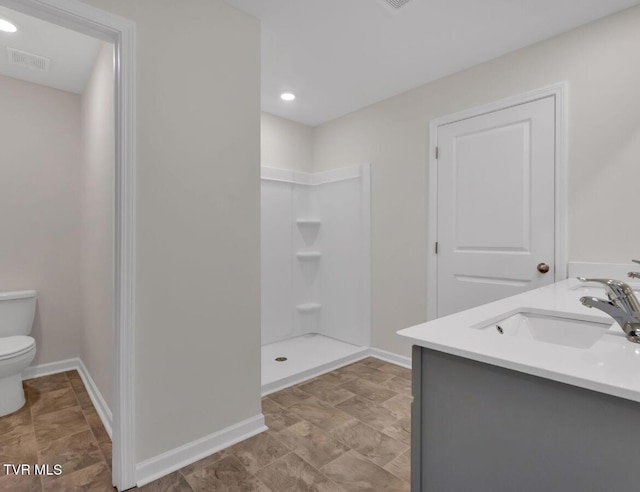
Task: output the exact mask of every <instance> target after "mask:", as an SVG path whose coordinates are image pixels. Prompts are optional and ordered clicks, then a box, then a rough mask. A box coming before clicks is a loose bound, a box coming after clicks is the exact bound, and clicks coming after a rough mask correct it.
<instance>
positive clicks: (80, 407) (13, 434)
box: [0, 371, 114, 492]
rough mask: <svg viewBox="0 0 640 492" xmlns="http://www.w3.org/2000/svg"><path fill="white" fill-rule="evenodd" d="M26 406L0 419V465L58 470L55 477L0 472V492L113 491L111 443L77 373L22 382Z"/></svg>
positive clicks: (1, 470) (72, 372) (70, 372)
mask: <svg viewBox="0 0 640 492" xmlns="http://www.w3.org/2000/svg"><path fill="white" fill-rule="evenodd" d="M23 385H24V388H25V395H26V397H27V403H26V404H25V406H23V407H22V408H21V409H20V410H18V411H17V412H15V413H12V414H10V415H7V416H5V417H0V463H2V464H4V463H10V464H19V463H27V464H30V465H34V464H38V465H45V464H48V465H50V467H51V470H52V467H53V465H56V464H58V465H61V466H62V475H60V476H55V475H52V476H36V475H34V474H33V469H32V470H31V474H30V475H23V476H20V475H15V474H12V473H9V474H7V473H5V470H4V467H2V469H0V491H11V492H22V491H25V492H26V491H29V492H31V491H34V492H37V491H44V492H48V491H74V490H92V491H103V490H104V491H109V492H113V490H114V489H113V487H112V486H111V440H110V439H109V435H108V434H107V432H106V431H105V429H104V427H103V426H102V422H101V421H100V417H98V414H97V412H96V410H95V408H94V407H93V405H92V403H91V400H90V399H89V394H88V393H87V390H86V389H85V387H84V385H83V384H82V379H80V375H79V374H78V372H77V371H69V372H67V373H60V374H54V375H51V376H45V377H41V378H36V379H29V380H27V381H24V383H23Z"/></svg>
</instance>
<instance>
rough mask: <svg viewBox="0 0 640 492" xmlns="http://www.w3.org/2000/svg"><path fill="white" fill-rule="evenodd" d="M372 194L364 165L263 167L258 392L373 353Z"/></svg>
mask: <svg viewBox="0 0 640 492" xmlns="http://www.w3.org/2000/svg"><path fill="white" fill-rule="evenodd" d="M370 189H371V179H370V168H369V165H361V166H353V167H346V168H341V169H336V170H332V171H327V172H321V173H302V172H295V171H288V170H282V169H275V168H269V167H263V168H262V184H261V191H262V204H261V207H262V221H261V229H262V230H261V237H262V240H261V241H262V244H261V255H262V344H263V350H262V359H263V360H262V385H263V393H265V394H266V393H268V392H271V391H275V390H276V389H279V388H282V387H284V386H288V385H289V384H293V383H295V382H297V381H300V380H302V379H306V378H308V377H311V376H312V375H314V374H315V373H320V372H323V371H325V370H329V369H331V368H333V367H339V366H340V365H343V364H345V363H348V362H350V361H351V360H357V359H358V358H359V357H362V354H363V353H365V352H366V350H367V348H368V347H369V346H370V343H371V301H370V298H371V287H370V195H371V192H370ZM276 358H280V359H282V358H286V361H276V360H275V359H276Z"/></svg>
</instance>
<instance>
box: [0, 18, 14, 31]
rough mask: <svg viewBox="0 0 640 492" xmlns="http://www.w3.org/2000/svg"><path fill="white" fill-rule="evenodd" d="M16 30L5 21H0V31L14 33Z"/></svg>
mask: <svg viewBox="0 0 640 492" xmlns="http://www.w3.org/2000/svg"><path fill="white" fill-rule="evenodd" d="M17 30H18V28H17V27H16V26H15V24H12V23H11V22H9V21H8V20H6V19H0V31H4V32H16V31H17Z"/></svg>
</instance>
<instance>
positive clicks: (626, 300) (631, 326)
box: [578, 277, 640, 343]
mask: <svg viewBox="0 0 640 492" xmlns="http://www.w3.org/2000/svg"><path fill="white" fill-rule="evenodd" d="M578 280H580V281H582V282H597V283H599V284H602V285H604V288H605V290H606V291H607V298H608V299H600V298H598V297H581V298H580V302H581V303H582V305H583V306H586V307H588V308H597V309H600V310H601V311H604V312H605V313H607V314H608V315H609V316H611V317H612V318H613V319H614V320H615V321H616V323H618V324H619V325H620V327H621V328H622V330H623V331H624V333H625V334H626V335H627V340H629V341H631V342H635V343H640V301H638V298H637V297H636V296H635V294H634V293H633V289H632V288H631V287H630V286H629V285H628V284H625V283H624V282H622V281H620V280H610V279H603V278H584V277H578Z"/></svg>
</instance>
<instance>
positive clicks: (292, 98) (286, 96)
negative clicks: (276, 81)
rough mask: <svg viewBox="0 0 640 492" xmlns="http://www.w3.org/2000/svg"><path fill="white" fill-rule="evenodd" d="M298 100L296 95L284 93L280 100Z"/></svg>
mask: <svg viewBox="0 0 640 492" xmlns="http://www.w3.org/2000/svg"><path fill="white" fill-rule="evenodd" d="M295 98H296V95H295V94H293V93H291V92H283V93H282V94H280V99H282V100H283V101H293V100H294V99H295Z"/></svg>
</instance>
